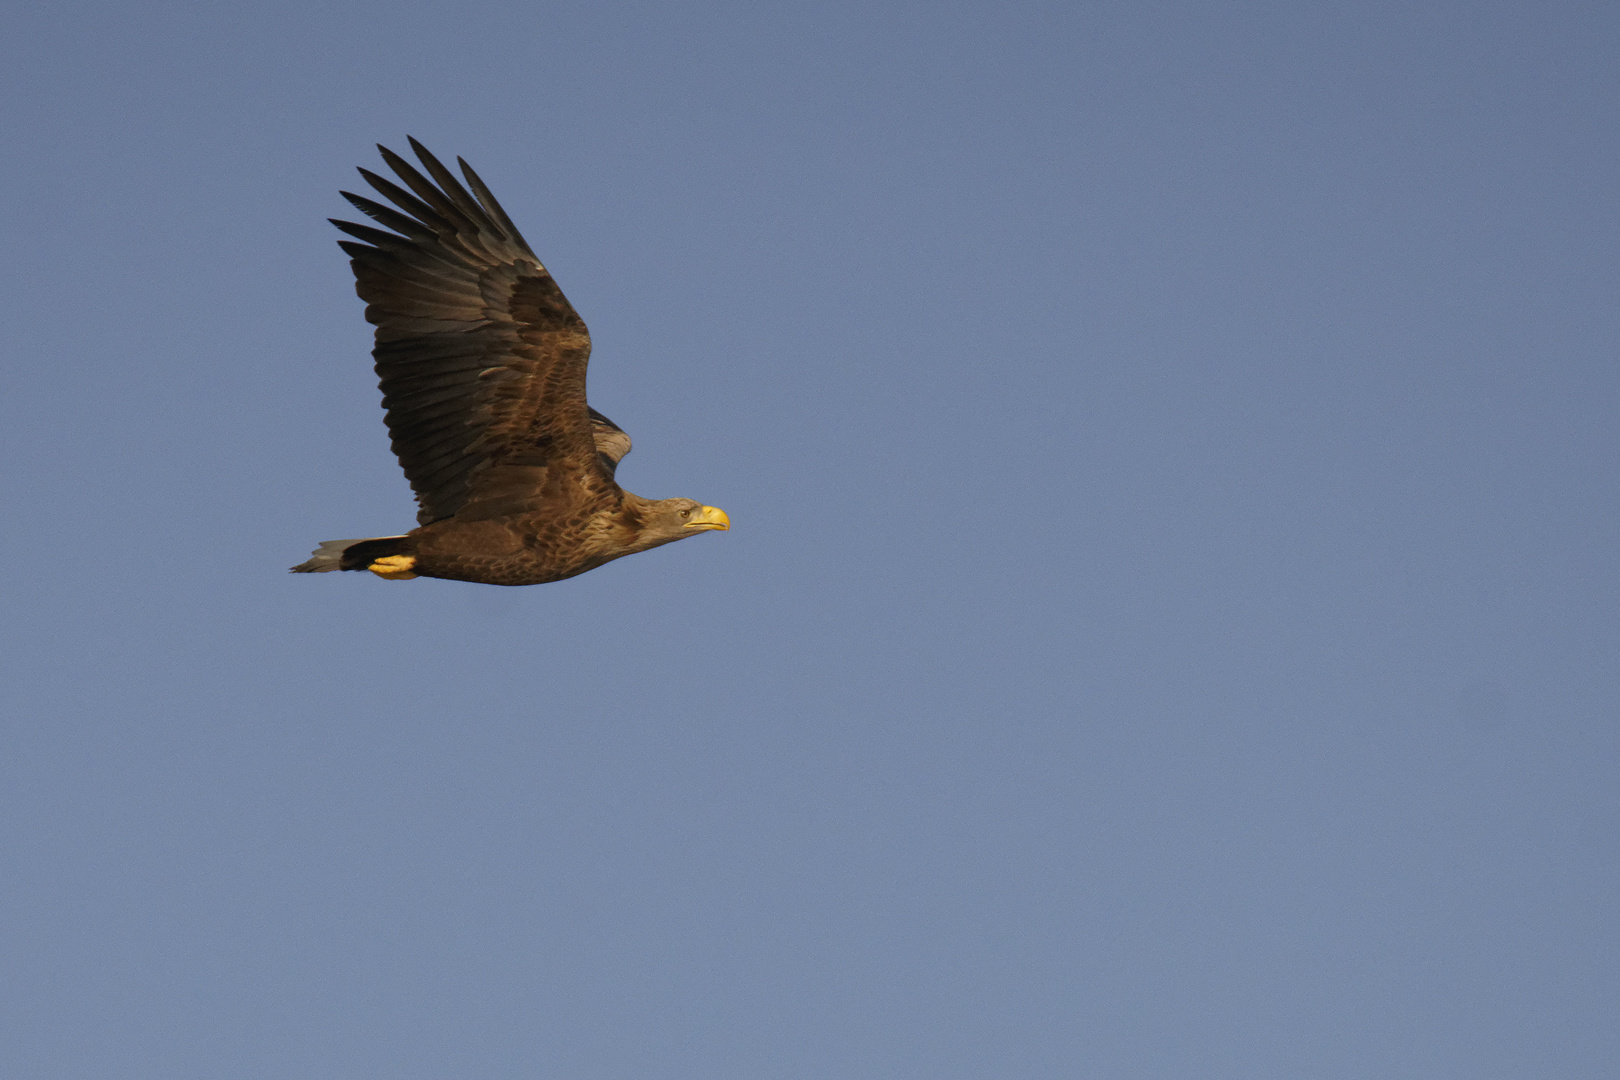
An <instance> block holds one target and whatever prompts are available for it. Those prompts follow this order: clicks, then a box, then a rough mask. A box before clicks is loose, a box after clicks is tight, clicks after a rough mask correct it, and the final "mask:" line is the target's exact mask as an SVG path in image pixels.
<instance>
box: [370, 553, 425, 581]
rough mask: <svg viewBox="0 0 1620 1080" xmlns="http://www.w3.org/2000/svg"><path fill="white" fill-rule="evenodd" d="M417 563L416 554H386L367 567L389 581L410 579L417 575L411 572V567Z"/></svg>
mask: <svg viewBox="0 0 1620 1080" xmlns="http://www.w3.org/2000/svg"><path fill="white" fill-rule="evenodd" d="M415 565H416V556H415V555H384V556H383V557H382V558H380V559H378V560H376V561H375V562H373V563H372V564H371V565H370V566H368V567H366V569H367V570H370V571H371V572H372V573H373V574H376V575H377V576H378V577H380V578H387V579H388V580H389V581H409V580H411V578H413V577H416V575H415V574H413V573H411V567H413V566H415Z"/></svg>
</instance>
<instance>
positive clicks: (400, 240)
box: [332, 139, 630, 525]
mask: <svg viewBox="0 0 1620 1080" xmlns="http://www.w3.org/2000/svg"><path fill="white" fill-rule="evenodd" d="M410 142H411V148H412V149H413V150H415V151H416V156H417V157H418V158H420V159H421V162H422V165H423V166H424V167H425V168H426V169H427V172H428V176H423V175H422V174H421V173H420V172H418V171H417V170H416V169H415V168H414V167H412V166H411V165H410V164H409V163H407V162H406V161H405V160H404V159H403V158H401V157H400V156H399V155H397V154H395V153H393V152H392V151H391V150H388V149H387V148H386V147H382V146H379V147H378V149H379V150H381V151H382V156H383V160H384V161H386V162H387V163H388V165H389V167H390V168H392V169H393V170H394V172H395V173H397V174H398V175H399V178H400V179H401V180H402V181H404V183H405V186H406V188H409V189H410V190H408V191H407V190H405V189H404V188H401V187H399V186H398V185H396V184H394V183H392V182H391V181H389V180H386V179H384V178H383V177H381V176H378V175H376V174H375V173H372V172H369V171H367V170H365V169H361V170H360V173H361V175H362V176H364V177H365V179H366V182H367V183H369V184H370V185H371V186H372V187H373V188H375V189H376V190H377V191H378V192H379V193H381V194H382V195H383V196H384V197H385V198H387V199H388V200H389V201H390V202H392V203H393V204H394V206H396V207H398V208H399V209H398V210H394V209H392V208H390V207H387V206H383V205H381V204H380V203H376V202H373V201H371V200H370V199H365V198H361V197H360V196H358V195H352V194H350V193H349V192H344V193H343V195H344V197H345V198H346V199H348V200H349V201H350V202H351V203H353V204H354V205H355V206H356V207H357V208H358V209H360V210H361V211H363V212H364V213H365V214H367V215H369V216H370V217H372V218H374V219H375V220H376V221H377V222H378V223H379V224H382V225H384V226H386V227H387V228H389V229H392V230H394V231H393V232H384V231H382V230H380V229H374V228H371V227H370V226H366V225H356V224H354V223H353V222H347V221H337V220H333V222H332V224H334V225H336V226H337V227H338V228H339V229H342V230H343V231H344V232H346V233H348V234H349V235H350V236H352V237H354V238H355V240H358V241H362V242H361V243H356V242H355V241H353V240H342V241H339V244H340V245H341V246H342V248H343V250H344V251H346V252H348V254H349V257H350V259H351V260H352V261H351V265H352V266H353V267H354V277H355V291H356V292H358V293H359V294H360V298H361V299H362V300H364V301H365V302H366V320H367V321H368V322H371V323H373V324H374V325H375V326H376V327H377V338H376V348H375V350H374V351H373V353H372V355H373V356H374V358H375V359H376V362H377V375H378V377H379V378H380V380H381V386H382V392H383V407H384V408H385V409H386V410H387V418H386V422H387V424H388V430H389V434H390V435H391V436H392V439H393V449H394V453H395V455H396V456H397V457H398V458H399V463H400V465H401V466H402V467H403V468H404V470H405V476H406V478H407V479H408V480H409V481H410V483H411V488H412V490H413V491H415V492H416V501H417V503H418V504H419V505H420V510H419V511H418V512H417V515H416V519H417V521H418V522H419V523H420V524H423V525H426V524H428V523H430V522H433V521H438V520H440V519H442V518H447V517H450V516H452V515H455V514H457V513H458V512H460V511H461V510H462V508H463V507H465V506H468V504H469V503H477V502H479V501H480V499H481V497H483V496H484V495H485V494H487V496H488V497H489V498H490V499H491V500H492V501H498V502H500V503H502V504H503V505H506V506H510V505H511V503H512V501H513V499H514V496H516V497H517V498H518V501H520V502H521V501H524V500H523V499H522V496H521V492H523V491H527V490H531V489H534V490H538V487H540V486H543V487H545V488H546V489H547V491H548V492H549V494H548V495H547V498H548V500H550V501H552V502H553V503H555V502H556V501H558V500H559V499H561V500H562V501H563V502H585V501H589V500H590V499H593V498H599V497H601V496H602V495H605V494H607V493H608V492H609V491H611V490H612V489H613V488H614V483H613V467H614V466H616V465H617V464H618V460H619V458H621V457H623V456H624V454H625V453H626V452H628V450H629V449H630V439H629V436H627V435H625V434H624V433H623V432H622V431H620V430H619V428H618V427H617V426H615V425H614V424H613V422H612V421H611V420H608V419H607V418H606V417H605V416H602V415H601V414H600V413H596V412H595V411H594V410H592V409H591V408H590V407H589V406H588V405H587V404H586V402H585V366H586V363H587V362H588V361H589V359H590V353H591V339H590V334H589V332H588V331H587V330H586V328H585V323H584V321H583V320H582V319H581V318H580V317H579V316H578V315H577V314H576V313H575V312H574V309H573V307H571V306H570V305H569V303H568V300H567V298H565V297H564V296H563V294H562V290H561V289H559V288H558V287H557V283H556V282H555V281H553V280H552V277H551V274H550V273H548V272H547V270H546V268H545V267H544V266H543V265H541V263H540V260H539V259H538V258H536V257H535V254H534V252H533V251H531V250H530V249H529V245H528V244H527V243H526V242H525V241H524V239H523V237H522V235H521V234H519V232H518V231H517V228H516V227H515V226H513V224H512V221H511V219H510V218H508V217H507V216H506V211H504V210H502V209H501V205H500V203H498V202H496V201H495V197H494V196H493V195H491V194H490V192H489V189H488V188H487V187H485V186H484V183H483V181H482V180H480V179H479V178H478V174H477V173H475V172H473V171H472V169H471V168H469V167H468V166H467V163H466V162H465V161H461V160H460V159H459V158H458V159H457V161H458V163H459V164H460V165H461V171H462V173H463V174H464V175H465V176H466V179H467V186H468V187H470V188H471V189H472V194H469V193H468V190H467V188H464V187H463V186H462V185H461V183H460V182H459V181H458V180H457V179H456V177H455V176H454V175H453V174H452V173H451V172H450V170H449V169H447V168H445V167H444V166H443V165H442V164H440V163H439V161H438V160H437V159H436V158H434V156H433V155H432V154H430V153H428V151H427V150H426V149H425V148H424V147H423V146H422V145H421V144H420V143H418V142H417V141H416V140H415V139H411V140H410ZM429 176H430V177H431V178H432V179H431V180H430V179H429V178H428V177H429ZM435 183H436V185H437V186H435ZM396 234H398V235H396ZM604 423H605V427H604V426H603V425H604Z"/></svg>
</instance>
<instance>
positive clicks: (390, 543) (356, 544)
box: [292, 536, 405, 574]
mask: <svg viewBox="0 0 1620 1080" xmlns="http://www.w3.org/2000/svg"><path fill="white" fill-rule="evenodd" d="M403 539H405V537H403V536H372V537H368V538H365V539H361V540H322V541H321V546H320V547H318V548H316V549H315V551H314V553H313V558H311V559H309V561H307V562H301V563H299V564H298V565H297V566H295V567H293V568H292V572H293V573H295V574H324V573H326V572H327V571H328V570H366V569H369V568H370V567H371V564H372V563H374V562H376V561H377V560H378V559H381V558H384V557H385V556H388V555H397V554H398V553H399V548H400V543H399V542H400V541H401V540H403Z"/></svg>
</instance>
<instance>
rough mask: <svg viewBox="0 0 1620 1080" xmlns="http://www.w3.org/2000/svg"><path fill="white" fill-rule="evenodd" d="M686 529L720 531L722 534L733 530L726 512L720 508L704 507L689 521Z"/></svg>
mask: <svg viewBox="0 0 1620 1080" xmlns="http://www.w3.org/2000/svg"><path fill="white" fill-rule="evenodd" d="M684 527H685V528H688V529H700V530H701V529H719V530H720V531H721V532H725V531H726V530H727V529H729V528H731V519H730V518H728V517H726V512H725V511H724V510H722V509H720V508H719V507H718V506H704V507H701V508H699V510H698V512H697V513H695V514H693V515H692V520H691V521H688V522H687V523H686V525H685V526H684Z"/></svg>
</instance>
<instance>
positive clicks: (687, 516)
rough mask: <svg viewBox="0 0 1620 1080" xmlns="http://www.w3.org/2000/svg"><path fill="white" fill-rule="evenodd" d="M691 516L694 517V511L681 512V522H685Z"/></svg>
mask: <svg viewBox="0 0 1620 1080" xmlns="http://www.w3.org/2000/svg"><path fill="white" fill-rule="evenodd" d="M691 516H692V511H690V510H682V511H681V520H682V521H685V520H686V519H687V518H689V517H691Z"/></svg>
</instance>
